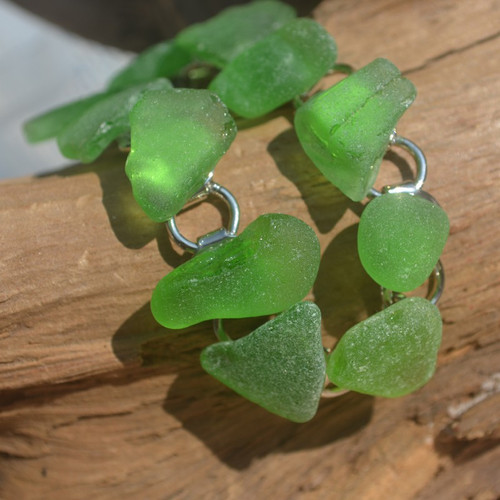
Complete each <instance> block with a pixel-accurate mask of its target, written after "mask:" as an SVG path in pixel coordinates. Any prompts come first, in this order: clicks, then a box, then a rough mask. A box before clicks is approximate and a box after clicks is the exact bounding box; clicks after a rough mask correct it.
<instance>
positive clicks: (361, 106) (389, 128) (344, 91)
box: [295, 59, 416, 201]
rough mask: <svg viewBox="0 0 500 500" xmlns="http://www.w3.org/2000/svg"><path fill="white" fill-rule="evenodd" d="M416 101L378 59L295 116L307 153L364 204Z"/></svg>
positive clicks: (403, 82)
mask: <svg viewBox="0 0 500 500" xmlns="http://www.w3.org/2000/svg"><path fill="white" fill-rule="evenodd" d="M415 96H416V90H415V87H414V86H413V84H412V83H411V82H410V81H409V80H407V79H406V78H403V77H402V76H401V74H400V72H399V70H398V69H397V68H396V66H394V65H393V64H392V63H391V62H390V61H388V60H387V59H376V60H375V61H373V62H371V63H370V64H368V65H367V66H365V67H364V68H361V69H360V70H359V71H356V72H355V73H353V74H352V75H350V76H348V77H347V78H345V79H344V80H342V81H340V82H339V83H338V84H336V85H334V86H333V87H331V88H330V89H328V90H326V91H324V92H321V93H319V94H317V95H315V96H313V97H312V98H311V99H309V100H308V101H307V102H306V103H305V104H303V105H302V106H301V107H300V108H299V109H298V110H297V113H296V114H295V130H296V131H297V135H298V137H299V140H300V143H301V144H302V147H303V148H304V151H305V152H306V153H307V155H308V156H309V157H310V158H311V160H312V161H313V162H314V164H315V165H316V166H317V167H318V168H319V169H320V170H321V172H322V173H323V175H324V176H325V177H326V178H327V179H328V180H329V181H330V182H331V183H332V184H334V185H335V186H337V187H338V188H339V189H340V190H341V191H342V192H343V193H344V194H345V195H346V196H348V197H349V198H351V199H352V200H354V201H360V200H362V199H363V198H364V197H365V196H366V194H367V193H368V191H369V190H370V189H371V187H372V186H373V184H374V182H375V179H376V177H377V174H378V170H379V167H380V163H381V161H382V158H383V156H384V154H385V152H386V150H387V147H388V145H389V138H390V136H391V134H392V132H393V130H394V128H395V126H396V124H397V122H398V120H399V118H400V117H401V116H402V114H403V113H404V112H405V111H406V109H407V108H408V107H409V106H410V105H411V103H412V102H413V100H414V99H415Z"/></svg>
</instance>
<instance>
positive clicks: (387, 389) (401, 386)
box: [326, 297, 442, 398]
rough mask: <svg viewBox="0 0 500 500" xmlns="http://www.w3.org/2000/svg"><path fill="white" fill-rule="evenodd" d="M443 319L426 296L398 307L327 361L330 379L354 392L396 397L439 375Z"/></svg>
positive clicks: (348, 336) (357, 331)
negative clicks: (438, 356) (436, 370)
mask: <svg viewBox="0 0 500 500" xmlns="http://www.w3.org/2000/svg"><path fill="white" fill-rule="evenodd" d="M441 330H442V323H441V315H440V314H439V310H438V308H437V307H436V306H434V305H433V304H431V303H430V302H429V301H427V300H425V299H422V298H420V297H412V298H408V299H403V300H401V301H400V302H396V303H395V304H393V305H392V306H390V307H388V308H387V309H384V310H383V311H381V312H379V313H377V314H374V315H373V316H371V317H370V318H368V319H366V320H364V321H362V322H361V323H358V324H357V325H355V326H353V327H352V328H351V329H349V330H348V331H347V332H346V333H345V334H344V336H343V337H342V338H341V339H340V341H339V343H338V344H337V345H336V346H335V349H334V350H333V352H332V354H331V355H330V356H329V358H328V361H327V367H326V373H327V375H328V378H329V379H330V380H331V381H332V382H333V383H334V384H336V385H338V386H339V387H342V388H344V389H350V390H352V391H357V392H361V393H364V394H371V395H373V396H384V397H387V398H394V397H398V396H404V395H405V394H408V393H410V392H412V391H415V390H417V389H418V388H420V387H422V386H423V385H424V384H425V383H426V382H427V381H428V380H429V379H430V378H431V377H432V375H433V373H434V370H435V368H436V358H437V352H438V349H439V345H440V344H441Z"/></svg>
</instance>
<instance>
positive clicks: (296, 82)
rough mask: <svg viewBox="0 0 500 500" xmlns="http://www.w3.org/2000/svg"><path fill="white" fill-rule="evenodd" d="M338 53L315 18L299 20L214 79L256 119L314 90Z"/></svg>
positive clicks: (236, 107) (233, 106)
mask: <svg viewBox="0 0 500 500" xmlns="http://www.w3.org/2000/svg"><path fill="white" fill-rule="evenodd" d="M336 57H337V47H336V45H335V41H334V40H333V38H332V37H331V36H330V35H329V34H328V33H327V32H326V31H325V30H324V29H323V28H322V27H321V26H320V25H319V24H318V23H316V22H315V21H313V20H312V19H304V18H303V19H296V20H294V21H291V22H289V23H288V24H286V25H285V26H283V27H281V28H280V29H279V30H277V31H275V32H274V33H272V34H270V35H269V36H267V37H266V38H264V39H262V40H260V41H259V42H257V43H256V44H254V45H253V46H252V47H250V48H249V49H248V50H246V51H244V52H242V53H241V54H239V55H238V56H237V57H236V58H234V59H233V60H232V61H231V62H230V63H229V64H228V65H227V66H226V67H225V68H224V69H223V70H222V71H221V73H219V74H218V75H217V77H215V79H214V80H212V82H211V83H210V86H209V88H210V89H211V90H213V91H214V92H215V93H216V94H217V95H219V96H220V98H221V99H222V100H223V101H224V102H225V103H226V105H227V107H228V108H229V109H230V110H232V111H234V112H235V113H237V114H239V115H240V116H243V117H245V118H255V117H257V116H261V115H264V114H266V113H268V112H269V111H272V110H273V109H276V108H277V107H279V106H281V105H282V104H284V103H285V102H287V101H290V100H292V99H293V98H294V97H296V96H297V95H299V94H302V93H304V92H306V91H307V90H309V89H310V88H311V87H312V86H313V85H314V84H315V83H316V82H317V81H318V80H319V79H320V78H321V77H322V76H323V75H324V74H325V73H326V72H327V71H328V70H329V69H330V68H332V67H333V65H334V63H335V59H336Z"/></svg>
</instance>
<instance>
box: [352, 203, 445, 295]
mask: <svg viewBox="0 0 500 500" xmlns="http://www.w3.org/2000/svg"><path fill="white" fill-rule="evenodd" d="M449 229H450V223H449V220H448V217H447V215H446V213H445V212H444V210H443V209H442V208H441V207H439V205H437V204H435V203H432V202H430V201H428V200H426V199H424V198H421V197H419V196H412V195H410V194H384V195H382V196H380V197H378V198H375V199H374V200H372V201H370V203H368V205H367V206H366V207H365V209H364V210H363V213H362V215H361V219H360V221H359V228H358V253H359V257H360V259H361V263H362V264H363V267H364V268H365V270H366V272H367V273H368V274H369V275H370V276H371V277H372V278H373V279H374V280H375V281H376V282H377V283H378V284H379V285H382V286H384V287H385V288H388V289H390V290H395V291H398V292H406V291H409V290H413V289H415V288H417V287H418V286H420V285H421V284H422V283H424V282H425V280H426V279H427V278H428V277H429V275H430V273H431V272H432V269H433V268H434V266H435V265H436V263H437V261H438V259H439V256H440V255H441V252H442V251H443V248H444V245H445V243H446V239H447V237H448V232H449Z"/></svg>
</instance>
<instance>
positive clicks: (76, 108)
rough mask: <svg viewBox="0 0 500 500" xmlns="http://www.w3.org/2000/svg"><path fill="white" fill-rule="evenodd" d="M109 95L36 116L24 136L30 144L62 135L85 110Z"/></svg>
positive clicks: (97, 96) (107, 93)
mask: <svg viewBox="0 0 500 500" xmlns="http://www.w3.org/2000/svg"><path fill="white" fill-rule="evenodd" d="M109 95H110V92H101V93H99V94H93V95H91V96H89V97H85V98H83V99H78V100H77V101H73V102H70V103H68V104H65V105H63V106H59V107H57V108H54V109H51V110H49V111H47V112H46V113H43V114H41V115H39V116H36V117H35V118H32V119H31V120H28V121H27V122H26V123H25V124H24V125H23V130H24V135H25V136H26V139H27V140H28V141H29V142H40V141H45V140H47V139H52V138H54V137H56V136H57V135H58V134H60V133H61V132H62V131H63V130H64V129H65V128H66V127H67V126H68V125H69V124H70V123H71V122H72V121H74V120H76V119H77V118H78V117H79V116H81V114H82V113H83V112H84V111H85V110H87V109H88V108H90V107H91V106H93V105H94V104H96V103H97V102H99V101H102V100H103V99H106V98H107V97H109Z"/></svg>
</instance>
